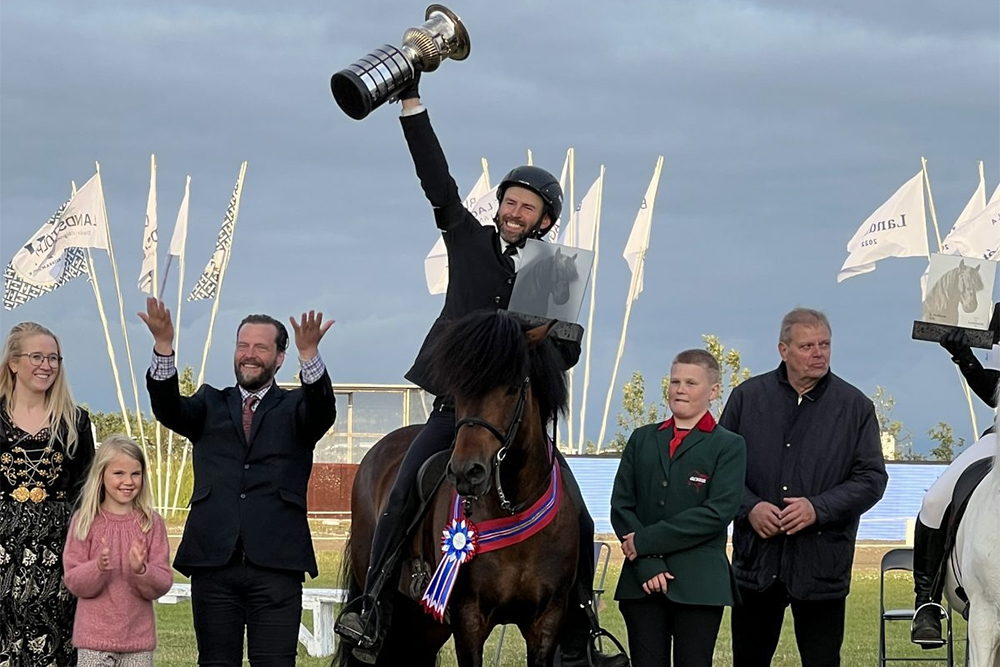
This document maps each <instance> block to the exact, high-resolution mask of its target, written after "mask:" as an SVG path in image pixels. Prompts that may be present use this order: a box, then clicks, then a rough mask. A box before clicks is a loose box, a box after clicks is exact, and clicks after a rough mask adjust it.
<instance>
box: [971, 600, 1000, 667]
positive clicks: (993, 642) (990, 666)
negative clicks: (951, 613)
mask: <svg viewBox="0 0 1000 667" xmlns="http://www.w3.org/2000/svg"><path fill="white" fill-rule="evenodd" d="M970 604H971V605H972V617H971V618H970V620H969V664H968V667H997V666H998V665H1000V613H998V610H997V608H996V606H994V605H993V604H991V602H990V601H989V600H984V599H982V598H978V599H974V600H972V602H971V603H970Z"/></svg>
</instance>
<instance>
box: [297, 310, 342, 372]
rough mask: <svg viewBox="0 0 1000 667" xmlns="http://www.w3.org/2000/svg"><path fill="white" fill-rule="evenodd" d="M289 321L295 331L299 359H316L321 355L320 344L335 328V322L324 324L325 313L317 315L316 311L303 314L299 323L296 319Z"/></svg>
mask: <svg viewBox="0 0 1000 667" xmlns="http://www.w3.org/2000/svg"><path fill="white" fill-rule="evenodd" d="M288 319H289V321H290V322H291V323H292V329H294V330H295V347H297V348H298V349H299V358H300V359H306V360H308V359H315V358H316V355H317V354H319V342H320V341H321V340H322V339H323V336H324V335H326V332H327V331H328V330H329V329H330V327H331V326H333V320H327V321H326V322H323V313H322V312H318V313H317V312H316V311H315V310H310V311H309V312H308V313H302V318H301V320H300V321H298V322H296V321H295V318H294V317H289V318H288Z"/></svg>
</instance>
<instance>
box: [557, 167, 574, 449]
mask: <svg viewBox="0 0 1000 667" xmlns="http://www.w3.org/2000/svg"><path fill="white" fill-rule="evenodd" d="M575 202H576V151H575V150H573V149H572V148H570V149H569V216H570V231H571V232H572V235H573V238H572V239H569V240H570V243H568V244H567V245H570V246H573V247H576V245H577V244H576V228H577V227H578V226H579V222H578V223H577V224H572V221H573V216H575V215H576V205H575ZM566 392H567V394H566V396H567V401H566V406H567V407H566V410H567V413H568V414H567V415H566V449H567V450H568V451H570V452H572V451H573V369H572V368H570V369H569V372H567V373H566ZM558 446H559V434H558V433H556V447H558Z"/></svg>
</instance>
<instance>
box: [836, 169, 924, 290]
mask: <svg viewBox="0 0 1000 667" xmlns="http://www.w3.org/2000/svg"><path fill="white" fill-rule="evenodd" d="M847 252H848V253H849V254H848V257H847V260H846V261H845V262H844V265H843V266H842V267H841V269H840V274H839V275H838V276H837V282H838V283H839V282H842V281H844V280H846V279H848V278H851V277H853V276H857V275H860V274H862V273H869V272H871V271H874V270H875V263H876V262H878V261H879V260H881V259H885V258H886V257H926V256H927V254H928V250H927V219H926V217H925V215H924V185H923V172H919V173H918V174H917V175H916V176H914V177H913V178H911V179H910V180H909V181H907V182H906V183H905V184H904V185H903V186H902V187H901V188H899V190H897V191H896V193H895V194H894V195H892V197H890V198H889V199H888V200H887V201H886V202H885V203H884V204H882V205H881V206H879V207H878V209H877V210H876V211H875V212H874V213H872V214H871V215H870V216H868V219H867V220H865V221H864V222H863V223H862V224H861V227H859V228H858V231H857V232H855V234H854V236H853V238H851V240H850V241H849V242H848V243H847Z"/></svg>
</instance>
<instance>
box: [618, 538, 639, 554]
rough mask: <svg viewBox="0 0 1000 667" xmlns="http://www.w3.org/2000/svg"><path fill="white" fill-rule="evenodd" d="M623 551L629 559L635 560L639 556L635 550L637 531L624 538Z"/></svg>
mask: <svg viewBox="0 0 1000 667" xmlns="http://www.w3.org/2000/svg"><path fill="white" fill-rule="evenodd" d="M622 553H623V554H625V558H628V559H629V560H635V559H636V558H638V557H639V554H637V553H636V552H635V533H629V534H628V535H626V536H625V537H623V538H622Z"/></svg>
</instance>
